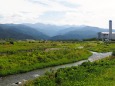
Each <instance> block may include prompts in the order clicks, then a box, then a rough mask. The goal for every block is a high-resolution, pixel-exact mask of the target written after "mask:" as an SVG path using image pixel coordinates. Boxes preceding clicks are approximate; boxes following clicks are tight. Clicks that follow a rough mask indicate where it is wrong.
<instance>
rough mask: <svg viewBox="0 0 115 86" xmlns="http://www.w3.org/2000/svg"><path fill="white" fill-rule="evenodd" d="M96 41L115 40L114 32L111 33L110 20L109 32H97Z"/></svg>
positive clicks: (110, 23) (110, 21)
mask: <svg viewBox="0 0 115 86" xmlns="http://www.w3.org/2000/svg"><path fill="white" fill-rule="evenodd" d="M98 39H102V41H104V40H115V32H112V20H109V32H99V33H98Z"/></svg>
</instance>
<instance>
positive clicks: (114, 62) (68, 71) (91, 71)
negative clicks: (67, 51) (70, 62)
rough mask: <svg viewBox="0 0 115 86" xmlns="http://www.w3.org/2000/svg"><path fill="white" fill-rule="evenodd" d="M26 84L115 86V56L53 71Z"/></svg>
mask: <svg viewBox="0 0 115 86" xmlns="http://www.w3.org/2000/svg"><path fill="white" fill-rule="evenodd" d="M25 86H115V57H112V58H106V59H104V60H100V61H96V62H93V63H90V62H87V63H84V64H83V65H81V66H78V67H71V68H64V69H59V70H57V72H54V71H52V72H50V73H46V75H45V76H42V77H40V78H37V79H35V80H33V81H29V82H27V83H26V85H25Z"/></svg>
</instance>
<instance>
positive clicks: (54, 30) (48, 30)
mask: <svg viewBox="0 0 115 86" xmlns="http://www.w3.org/2000/svg"><path fill="white" fill-rule="evenodd" d="M24 25H26V26H29V27H31V28H34V29H36V30H38V31H40V32H42V33H44V34H46V35H48V36H50V37H52V36H56V35H58V32H59V31H60V30H63V29H65V28H69V27H70V26H69V25H63V26H56V25H50V24H42V23H35V24H29V23H26V24H24Z"/></svg>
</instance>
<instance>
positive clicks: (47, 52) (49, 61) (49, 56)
mask: <svg viewBox="0 0 115 86" xmlns="http://www.w3.org/2000/svg"><path fill="white" fill-rule="evenodd" d="M78 46H80V44H77V43H71V42H70V43H66V42H65V43H63V42H50V41H46V42H41V41H35V42H28V41H17V42H14V44H13V45H12V44H10V43H9V42H6V43H5V44H0V76H5V75H10V74H16V73H23V72H27V71H31V70H34V69H38V68H44V67H49V66H55V65H60V64H65V63H71V62H75V61H79V60H83V59H87V58H88V57H89V56H90V55H91V53H90V52H89V51H87V50H85V49H77V48H76V47H78Z"/></svg>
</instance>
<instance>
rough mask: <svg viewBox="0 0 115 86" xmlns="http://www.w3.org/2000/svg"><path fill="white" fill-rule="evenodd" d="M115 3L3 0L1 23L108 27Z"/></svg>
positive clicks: (111, 0)
mask: <svg viewBox="0 0 115 86" xmlns="http://www.w3.org/2000/svg"><path fill="white" fill-rule="evenodd" d="M114 3H115V1H114V0H0V16H2V17H1V18H0V23H24V22H31V23H36V22H43V23H53V24H76V25H84V24H85V25H92V26H97V27H105V28H108V20H109V19H112V20H113V21H115V5H114ZM113 27H114V28H115V24H114V23H113Z"/></svg>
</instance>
